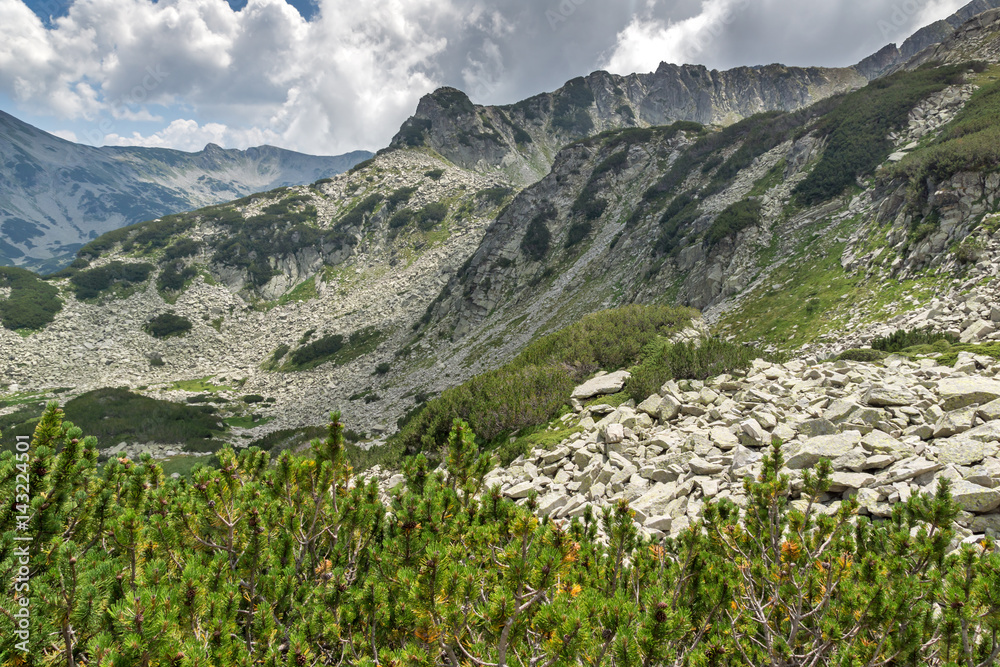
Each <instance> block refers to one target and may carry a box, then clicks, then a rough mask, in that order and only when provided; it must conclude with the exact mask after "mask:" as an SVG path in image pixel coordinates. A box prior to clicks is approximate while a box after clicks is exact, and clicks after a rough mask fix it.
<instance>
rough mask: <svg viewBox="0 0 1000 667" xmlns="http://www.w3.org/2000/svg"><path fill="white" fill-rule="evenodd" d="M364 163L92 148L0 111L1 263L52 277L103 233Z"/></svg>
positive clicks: (254, 152)
mask: <svg viewBox="0 0 1000 667" xmlns="http://www.w3.org/2000/svg"><path fill="white" fill-rule="evenodd" d="M369 157H371V154H370V153H367V152H365V151H355V152H353V153H349V154H346V155H341V156H337V157H315V156H311V155H303V154H301V153H295V152H292V151H287V150H283V149H280V148H274V147H272V146H262V147H258V148H250V149H248V150H245V151H240V150H224V149H222V148H220V147H218V146H216V145H214V144H209V145H208V146H206V147H205V149H204V150H202V151H200V152H198V153H185V152H182V151H175V150H167V149H160V148H121V147H110V146H105V147H101V148H94V147H91V146H83V145H80V144H74V143H72V142H69V141H65V140H63V139H60V138H58V137H55V136H53V135H51V134H48V133H46V132H43V131H41V130H39V129H37V128H35V127H32V126H31V125H28V124H27V123H24V122H22V121H19V120H18V119H16V118H14V117H13V116H11V115H9V114H6V113H3V112H0V265H17V266H22V267H27V268H32V269H36V270H40V271H53V270H56V269H58V268H60V267H62V266H65V265H66V264H68V263H69V262H70V261H72V257H73V254H74V253H75V252H76V251H77V250H78V249H79V248H80V246H81V245H83V244H84V243H86V242H87V241H89V240H91V239H93V238H96V237H97V236H99V235H100V234H103V233H105V232H108V231H111V230H113V229H117V228H119V227H123V226H125V225H130V224H132V223H135V222H139V221H142V220H149V219H152V218H156V217H158V216H161V215H165V214H168V213H177V212H180V211H186V210H191V209H194V208H199V207H202V206H207V205H210V204H215V203H218V202H222V201H228V200H231V199H236V198H239V197H242V196H244V195H248V194H251V193H253V192H259V191H261V190H267V189H272V188H276V187H279V186H288V185H298V184H300V183H311V182H314V181H316V180H319V179H320V178H326V177H329V176H333V175H335V174H338V173H341V172H343V171H345V170H347V169H350V168H351V167H352V166H354V165H355V164H357V163H358V162H361V161H362V160H365V159H367V158H369Z"/></svg>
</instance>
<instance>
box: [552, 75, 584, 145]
mask: <svg viewBox="0 0 1000 667" xmlns="http://www.w3.org/2000/svg"><path fill="white" fill-rule="evenodd" d="M593 103H594V93H593V92H591V90H590V85H589V84H588V83H587V81H586V80H585V79H584V78H583V77H577V78H575V79H572V80H571V81H568V82H567V83H566V85H565V86H563V88H562V90H560V91H559V92H558V93H556V95H555V99H554V102H553V105H552V127H554V128H556V129H559V130H562V131H564V132H566V133H567V134H573V135H581V136H586V135H588V134H590V133H591V132H593V130H594V121H593V120H591V118H590V114H589V113H588V112H587V109H588V108H589V107H590V105H591V104H593Z"/></svg>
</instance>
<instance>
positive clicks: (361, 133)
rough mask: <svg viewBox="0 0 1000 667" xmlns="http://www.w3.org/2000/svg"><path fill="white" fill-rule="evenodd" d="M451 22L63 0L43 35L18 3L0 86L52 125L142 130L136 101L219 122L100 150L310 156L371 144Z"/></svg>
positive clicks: (426, 2)
mask: <svg viewBox="0 0 1000 667" xmlns="http://www.w3.org/2000/svg"><path fill="white" fill-rule="evenodd" d="M461 20H462V15H461V13H460V12H456V11H454V9H453V8H452V7H451V5H450V4H447V3H445V4H442V3H439V2H436V1H434V0H387V1H385V2H380V3H378V4H377V5H373V4H371V3H360V2H356V1H355V0H324V1H323V2H322V4H321V7H320V13H319V15H318V16H317V17H316V19H315V20H314V21H312V22H306V21H305V20H304V19H303V18H302V17H301V16H300V15H299V13H298V12H297V11H295V10H294V9H293V8H292V7H291V6H289V5H288V4H286V3H285V2H284V0H250V2H249V3H248V4H247V6H246V7H244V8H243V9H242V10H241V11H239V12H234V11H233V10H232V9H231V8H230V7H229V5H228V4H227V3H226V2H224V0H160V1H159V2H157V3H153V2H150V1H149V0H76V2H75V3H74V4H73V5H72V7H71V8H70V10H69V13H68V15H67V16H65V17H62V18H60V19H58V20H57V21H56V23H55V25H54V26H53V27H52V28H51V29H46V28H44V27H43V25H42V24H41V22H40V21H39V20H38V19H37V18H36V17H35V15H34V14H33V13H32V12H31V11H30V10H28V8H27V7H25V5H24V4H23V2H22V1H21V0H0V87H2V88H3V89H4V90H6V91H7V92H8V93H9V94H10V95H11V97H13V98H14V99H15V100H16V101H17V102H18V103H19V104H21V105H22V106H25V107H27V108H31V109H34V110H38V111H40V112H48V113H51V114H54V115H57V116H60V117H63V118H71V119H78V118H85V119H91V120H95V119H96V118H97V117H98V116H99V115H103V116H104V117H107V116H111V117H113V118H114V119H116V120H124V121H152V120H156V119H157V118H158V117H159V116H158V115H154V114H153V113H152V112H150V111H149V110H148V108H147V105H149V104H157V105H161V106H162V107H166V108H172V109H177V108H178V106H179V105H182V106H181V107H180V108H187V109H190V110H192V111H197V112H198V113H197V115H199V116H202V117H205V118H208V119H211V120H213V121H222V122H204V123H203V124H202V125H199V126H198V127H197V130H195V131H192V132H191V133H190V135H188V134H185V133H184V132H183V131H182V130H183V129H184V128H188V129H191V128H190V127H189V126H187V125H184V123H190V122H193V121H186V120H184V121H180V122H181V124H178V121H175V122H174V123H172V124H171V125H170V126H168V127H167V128H165V129H163V130H162V131H160V132H156V133H155V134H153V135H150V136H148V137H146V136H141V135H139V134H135V133H133V134H131V135H129V136H120V135H119V134H117V133H116V132H115V127H116V126H117V124H112V127H110V128H108V129H106V130H104V132H105V133H107V135H108V136H107V138H106V140H105V141H107V143H117V144H123V143H129V144H142V143H143V142H146V143H145V144H144V145H156V146H160V145H174V146H176V147H180V146H184V147H190V146H191V145H192V142H193V141H194V137H206V136H212V137H221V138H223V139H225V140H226V141H235V140H237V138H242V140H241V141H240V143H243V142H245V141H252V140H253V139H252V137H255V136H260V137H267V138H268V140H270V141H272V142H279V143H281V144H282V145H285V146H289V147H292V148H296V149H299V150H308V151H310V152H326V153H332V152H340V151H346V150H352V149H355V148H358V147H378V146H380V145H383V144H384V143H385V142H386V140H387V136H386V135H387V132H388V133H390V134H391V130H389V128H392V127H398V125H399V123H400V122H401V121H402V120H403V119H405V117H406V116H407V115H408V114H409V113H410V112H412V110H413V108H414V107H415V105H416V101H417V99H419V97H420V95H422V94H424V93H426V92H429V91H430V90H431V89H433V88H434V87H436V86H437V85H438V83H439V78H438V76H437V75H436V73H435V71H434V67H433V65H432V60H433V58H434V57H435V56H437V55H438V54H440V53H441V52H442V51H443V50H444V49H445V48H446V47H447V45H448V39H447V37H446V35H447V34H448V26H449V25H457V23H460V22H461ZM189 113H190V111H189ZM108 125H109V124H108V123H107V122H106V121H105V123H104V126H105V127H108ZM220 128H225V129H224V130H223V129H220ZM237 128H246V129H237ZM253 128H259V129H253ZM171 142H176V143H171ZM229 145H233V144H229Z"/></svg>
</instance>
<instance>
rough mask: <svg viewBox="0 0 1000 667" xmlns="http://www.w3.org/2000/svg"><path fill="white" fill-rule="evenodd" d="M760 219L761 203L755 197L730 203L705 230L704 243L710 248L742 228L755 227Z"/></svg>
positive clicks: (734, 234)
mask: <svg viewBox="0 0 1000 667" xmlns="http://www.w3.org/2000/svg"><path fill="white" fill-rule="evenodd" d="M760 221H761V204H760V202H759V201H757V200H756V199H743V200H741V201H738V202H736V203H735V204H730V205H729V206H728V207H726V209H725V210H724V211H722V213H720V214H719V217H717V218H716V219H715V221H714V222H712V226H711V227H709V228H708V231H707V232H705V245H707V246H708V247H710V248H711V247H713V246H715V245H717V244H718V243H719V242H720V241H722V240H724V239H727V238H730V237H733V236H736V234H738V233H739V232H741V231H743V230H744V229H747V228H749V227H756V226H757V225H759V224H760Z"/></svg>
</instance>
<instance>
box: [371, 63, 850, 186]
mask: <svg viewBox="0 0 1000 667" xmlns="http://www.w3.org/2000/svg"><path fill="white" fill-rule="evenodd" d="M866 81H867V80H866V79H864V77H862V76H861V75H860V74H858V73H857V72H856V71H855V70H854V69H851V68H840V69H836V68H823V67H808V68H802V67H785V66H783V65H767V66H763V67H738V68H734V69H731V70H727V71H722V72H720V71H718V70H709V69H708V68H706V67H704V66H701V65H683V66H678V65H672V64H668V63H661V64H660V66H659V67H658V68H657V70H656V71H655V72H652V73H649V74H630V75H628V76H619V75H615V74H610V73H608V72H604V71H598V72H594V73H592V74H590V75H588V76H586V77H580V78H577V79H573V80H572V81H569V82H568V83H566V85H565V86H563V87H562V88H560V89H559V90H557V91H555V92H553V93H543V94H541V95H536V96H534V97H531V98H529V99H527V100H523V101H521V102H518V103H517V104H513V105H506V106H480V105H474V104H473V103H472V102H471V101H470V100H469V98H468V96H466V95H465V93H463V92H461V91H458V90H455V89H453V88H442V89H440V90H437V91H435V92H434V93H431V94H429V95H426V96H425V97H424V98H423V99H421V100H420V104H419V106H418V107H417V111H416V113H415V114H414V115H413V116H412V117H411V118H410V119H408V120H407V121H406V122H405V123H404V124H403V126H402V128H401V129H400V132H399V133H398V134H397V135H396V136H395V137H394V138H393V140H392V143H391V144H390V150H391V149H398V148H403V147H407V146H424V145H425V146H429V147H430V148H432V149H433V150H435V151H437V152H438V153H440V154H441V155H443V156H444V157H446V158H447V159H449V160H450V161H452V162H454V163H455V164H457V165H459V166H462V167H464V168H467V169H477V170H496V169H499V170H501V171H502V172H503V173H504V174H505V175H506V176H507V177H508V178H509V179H510V180H511V181H513V182H515V183H519V184H530V183H534V182H536V181H537V180H539V179H540V178H542V177H543V176H545V175H546V174H547V173H548V172H549V171H550V169H551V167H552V162H553V159H554V157H555V155H556V154H557V153H558V151H559V150H560V149H561V148H563V147H564V146H566V145H567V144H570V143H572V142H574V141H578V140H581V139H584V138H586V137H589V136H592V135H594V134H597V133H600V132H604V131H609V130H620V129H624V128H638V127H649V126H662V125H670V124H672V123H674V122H675V121H691V122H697V123H700V124H704V125H729V124H732V123H734V122H736V121H738V120H742V119H743V118H746V117H749V116H752V115H754V114H757V113H762V112H767V111H776V110H780V111H793V110H796V109H799V108H802V107H804V106H808V105H809V104H812V103H814V102H817V101H819V100H821V99H824V98H826V97H829V96H831V95H834V94H837V93H842V92H846V91H849V90H853V89H855V88H858V87H860V86H862V85H864V84H865V83H866Z"/></svg>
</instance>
